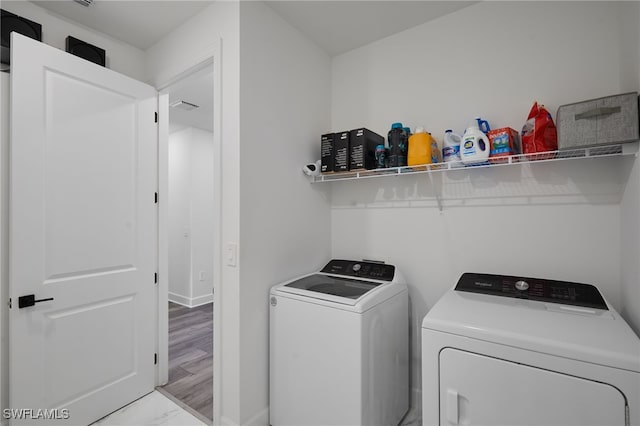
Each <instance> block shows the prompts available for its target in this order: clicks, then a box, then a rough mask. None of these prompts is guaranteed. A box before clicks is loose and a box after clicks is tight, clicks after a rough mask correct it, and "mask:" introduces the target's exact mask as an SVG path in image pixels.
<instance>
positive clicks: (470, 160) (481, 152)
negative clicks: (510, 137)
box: [460, 120, 491, 165]
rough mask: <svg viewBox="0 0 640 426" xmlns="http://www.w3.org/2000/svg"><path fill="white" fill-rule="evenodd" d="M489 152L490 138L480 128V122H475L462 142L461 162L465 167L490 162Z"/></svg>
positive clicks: (471, 124) (466, 131)
mask: <svg viewBox="0 0 640 426" xmlns="http://www.w3.org/2000/svg"><path fill="white" fill-rule="evenodd" d="M489 152H491V146H490V145H489V138H487V135H485V134H484V133H483V132H482V131H481V130H480V129H479V128H478V122H477V121H476V120H473V121H472V122H471V123H469V127H467V130H465V132H464V136H463V137H462V142H460V160H461V161H462V162H463V163H464V164H465V165H469V164H479V163H485V162H487V161H488V160H489Z"/></svg>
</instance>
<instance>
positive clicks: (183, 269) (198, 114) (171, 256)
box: [160, 63, 220, 424]
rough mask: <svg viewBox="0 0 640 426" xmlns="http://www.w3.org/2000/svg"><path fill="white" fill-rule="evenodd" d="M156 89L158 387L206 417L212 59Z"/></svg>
mask: <svg viewBox="0 0 640 426" xmlns="http://www.w3.org/2000/svg"><path fill="white" fill-rule="evenodd" d="M163 93H165V94H167V95H168V98H169V99H168V103H169V111H168V118H169V128H168V134H169V136H168V148H167V163H168V170H167V172H168V173H167V175H168V179H167V187H166V188H165V192H166V206H167V215H166V221H165V225H164V228H165V229H164V230H163V231H164V232H165V235H166V236H167V245H168V262H167V287H168V289H167V290H168V306H167V312H168V333H167V341H168V353H167V354H168V357H167V364H168V365H167V367H168V380H167V383H166V384H165V385H164V386H162V387H161V388H160V391H161V392H162V393H163V394H165V395H167V396H169V397H170V398H172V399H174V400H177V401H178V402H179V403H180V405H182V406H183V407H184V408H185V409H187V410H189V411H190V412H192V414H194V415H196V416H197V417H199V418H200V419H201V420H203V421H206V422H207V423H209V424H211V423H212V422H213V389H214V386H213V365H214V364H213V358H214V357H213V299H214V298H213V287H214V257H215V242H216V236H215V228H214V227H215V221H214V214H213V212H214V210H216V209H219V207H220V206H217V205H216V199H215V190H214V179H215V178H214V176H215V174H214V163H215V161H214V157H215V155H214V133H213V132H214V99H213V93H214V68H213V64H212V63H210V64H208V65H206V66H203V67H200V69H198V70H197V71H194V72H191V73H189V74H188V75H186V76H185V77H183V78H180V79H179V80H178V81H176V82H174V83H173V84H171V85H169V86H168V87H167V88H166V89H165V90H163ZM161 226H162V225H161ZM161 312H162V311H161ZM161 321H164V318H161Z"/></svg>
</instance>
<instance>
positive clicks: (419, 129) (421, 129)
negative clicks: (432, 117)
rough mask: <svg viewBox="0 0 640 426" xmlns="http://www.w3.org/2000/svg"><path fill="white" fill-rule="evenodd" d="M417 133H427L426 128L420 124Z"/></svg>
mask: <svg viewBox="0 0 640 426" xmlns="http://www.w3.org/2000/svg"><path fill="white" fill-rule="evenodd" d="M416 133H426V132H425V130H424V127H422V126H418V127H416Z"/></svg>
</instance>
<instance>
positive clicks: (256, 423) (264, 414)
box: [242, 407, 269, 426]
mask: <svg viewBox="0 0 640 426" xmlns="http://www.w3.org/2000/svg"><path fill="white" fill-rule="evenodd" d="M242 424H243V425H246V426H265V425H268V424H269V407H265V408H263V409H262V410H260V411H258V412H257V413H256V414H255V415H254V416H252V417H251V418H250V419H249V420H247V421H246V422H243V423H242Z"/></svg>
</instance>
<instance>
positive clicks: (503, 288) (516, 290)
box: [455, 273, 609, 310]
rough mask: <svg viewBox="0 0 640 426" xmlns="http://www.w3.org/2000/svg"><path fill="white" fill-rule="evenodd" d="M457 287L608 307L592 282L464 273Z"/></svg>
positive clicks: (496, 293) (475, 291)
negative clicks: (581, 282) (582, 282)
mask: <svg viewBox="0 0 640 426" xmlns="http://www.w3.org/2000/svg"><path fill="white" fill-rule="evenodd" d="M455 289H456V290H457V291H467V292H471V293H481V294H489V295H492V296H502V297H513V298H519V299H529V300H536V301H539V302H546V303H561V304H563V305H574V306H583V307H587V308H596V309H603V310H608V309H609V308H608V307H607V303H606V302H605V301H604V299H603V298H602V295H601V294H600V292H599V291H598V289H597V288H596V287H595V286H593V285H591V284H580V283H572V282H568V281H555V280H546V279H541V278H526V277H514V276H509V275H492V274H474V273H465V274H462V276H461V277H460V280H458V284H457V285H456V288H455Z"/></svg>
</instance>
